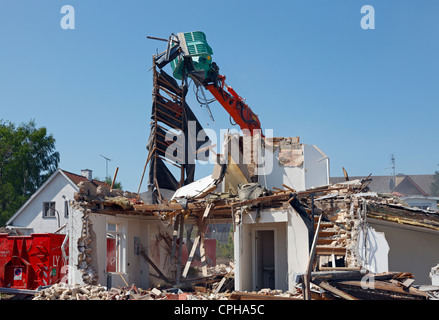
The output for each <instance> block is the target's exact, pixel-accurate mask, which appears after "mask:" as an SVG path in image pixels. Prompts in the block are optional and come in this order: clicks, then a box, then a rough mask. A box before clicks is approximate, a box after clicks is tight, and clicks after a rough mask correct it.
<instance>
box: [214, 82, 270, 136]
mask: <svg viewBox="0 0 439 320" xmlns="http://www.w3.org/2000/svg"><path fill="white" fill-rule="evenodd" d="M225 80H226V77H225V76H223V75H218V82H217V83H216V85H214V84H212V83H209V84H207V85H206V86H205V87H206V89H207V90H209V92H210V93H211V94H212V95H213V96H214V97H215V99H216V100H217V101H218V102H219V103H220V104H221V105H222V106H223V108H224V109H225V110H226V111H227V112H228V113H229V114H230V116H231V117H232V118H233V120H234V121H235V122H236V124H238V125H239V127H240V128H241V130H243V132H244V133H245V134H250V135H254V134H255V133H256V132H254V130H260V131H259V132H260V133H261V134H262V130H261V123H260V122H259V118H258V116H257V115H256V114H255V113H253V111H252V110H251V109H250V107H249V106H248V105H247V104H246V103H245V102H244V99H243V98H241V97H240V96H239V95H238V94H237V93H236V92H235V90H233V88H232V87H229V86H228V85H226V82H225ZM225 89H227V91H226V90H225ZM245 130H249V132H245Z"/></svg>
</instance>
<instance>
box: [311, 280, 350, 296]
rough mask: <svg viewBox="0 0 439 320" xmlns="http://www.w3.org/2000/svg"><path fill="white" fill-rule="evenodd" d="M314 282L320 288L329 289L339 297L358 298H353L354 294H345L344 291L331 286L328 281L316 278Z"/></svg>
mask: <svg viewBox="0 0 439 320" xmlns="http://www.w3.org/2000/svg"><path fill="white" fill-rule="evenodd" d="M313 283H314V284H316V285H318V286H319V287H320V288H322V289H324V290H326V291H329V292H331V293H333V294H335V295H337V296H340V297H341V298H343V299H345V300H359V299H357V298H355V297H354V296H352V295H350V294H347V293H346V292H344V291H342V290H340V289H338V288H336V287H333V286H331V285H330V284H329V283H327V282H326V281H322V280H319V279H316V280H314V281H313Z"/></svg>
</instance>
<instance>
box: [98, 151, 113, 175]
mask: <svg viewBox="0 0 439 320" xmlns="http://www.w3.org/2000/svg"><path fill="white" fill-rule="evenodd" d="M100 156H101V157H102V158H104V159H105V178H107V177H108V161H111V159H110V158H107V157H106V156H103V155H102V154H101V155H100Z"/></svg>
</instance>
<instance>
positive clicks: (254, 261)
mask: <svg viewBox="0 0 439 320" xmlns="http://www.w3.org/2000/svg"><path fill="white" fill-rule="evenodd" d="M277 228H278V227H262V226H261V227H259V226H258V227H253V230H252V273H253V274H252V287H253V290H256V284H257V256H256V233H257V231H264V230H265V231H274V234H273V237H274V239H273V240H274V287H275V288H278V287H279V283H278V275H279V272H278V263H277V261H278V250H277ZM260 289H262V288H260Z"/></svg>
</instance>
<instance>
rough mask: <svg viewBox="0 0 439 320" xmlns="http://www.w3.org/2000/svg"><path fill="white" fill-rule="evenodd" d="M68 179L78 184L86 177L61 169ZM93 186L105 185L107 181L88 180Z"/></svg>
mask: <svg viewBox="0 0 439 320" xmlns="http://www.w3.org/2000/svg"><path fill="white" fill-rule="evenodd" d="M61 171H62V172H63V173H64V174H65V175H66V176H67V177H68V178H69V179H70V180H72V182H73V183H74V184H76V185H78V184H79V183H80V182H81V181H88V179H87V178H86V177H84V176H81V175H79V174H76V173H71V172H68V171H65V170H61ZM90 182H91V183H92V184H93V185H94V186H95V187H98V186H100V185H106V186H108V184H107V183H105V182H102V181H99V180H95V179H93V180H92V181H90Z"/></svg>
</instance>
